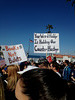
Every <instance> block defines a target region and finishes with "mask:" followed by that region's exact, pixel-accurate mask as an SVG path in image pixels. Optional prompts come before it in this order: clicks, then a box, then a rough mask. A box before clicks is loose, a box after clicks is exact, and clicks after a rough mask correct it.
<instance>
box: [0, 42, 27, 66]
mask: <svg viewBox="0 0 75 100" xmlns="http://www.w3.org/2000/svg"><path fill="white" fill-rule="evenodd" d="M1 47H2V51H3V54H4V58H5V62H6V64H7V65H12V64H17V63H20V62H23V61H27V57H26V55H25V52H24V48H23V45H22V44H19V45H10V46H1Z"/></svg>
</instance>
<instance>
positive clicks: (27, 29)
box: [0, 0, 75, 55]
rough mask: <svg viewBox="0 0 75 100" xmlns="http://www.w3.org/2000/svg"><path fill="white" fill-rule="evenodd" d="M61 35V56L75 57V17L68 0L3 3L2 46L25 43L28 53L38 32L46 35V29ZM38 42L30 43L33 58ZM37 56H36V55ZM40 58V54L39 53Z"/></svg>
mask: <svg viewBox="0 0 75 100" xmlns="http://www.w3.org/2000/svg"><path fill="white" fill-rule="evenodd" d="M48 24H50V25H52V26H53V29H52V30H51V32H52V33H59V37H60V39H59V45H60V54H72V55H75V15H74V7H72V6H71V2H68V3H67V2H66V0H0V45H16V44H23V47H24V50H25V52H26V53H27V52H28V47H29V39H30V40H33V41H34V33H45V32H47V31H48V30H47V29H46V26H47V25H48ZM31 54H33V55H34V43H30V55H31ZM35 55H36V54H35ZM39 55H40V54H39Z"/></svg>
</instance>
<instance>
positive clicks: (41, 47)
mask: <svg viewBox="0 0 75 100" xmlns="http://www.w3.org/2000/svg"><path fill="white" fill-rule="evenodd" d="M46 52H47V53H59V33H42V34H41V33H34V53H46Z"/></svg>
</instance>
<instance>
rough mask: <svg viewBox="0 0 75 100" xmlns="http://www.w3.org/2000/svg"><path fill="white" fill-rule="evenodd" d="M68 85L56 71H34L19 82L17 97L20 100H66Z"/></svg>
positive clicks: (22, 77)
mask: <svg viewBox="0 0 75 100" xmlns="http://www.w3.org/2000/svg"><path fill="white" fill-rule="evenodd" d="M66 87H67V84H66V82H65V81H64V80H62V79H61V78H60V77H59V76H58V75H57V74H56V73H55V72H54V71H52V70H49V69H34V70H30V71H27V72H25V73H24V74H23V75H22V76H21V78H20V79H19V80H18V82H17V85H16V90H15V95H16V98H17V99H18V100H65V98H66Z"/></svg>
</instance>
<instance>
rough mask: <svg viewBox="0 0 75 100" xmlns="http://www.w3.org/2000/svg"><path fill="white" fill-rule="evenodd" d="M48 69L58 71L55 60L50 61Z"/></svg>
mask: <svg viewBox="0 0 75 100" xmlns="http://www.w3.org/2000/svg"><path fill="white" fill-rule="evenodd" d="M50 69H52V70H56V71H58V69H59V64H58V63H57V62H54V61H53V62H51V63H50Z"/></svg>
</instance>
